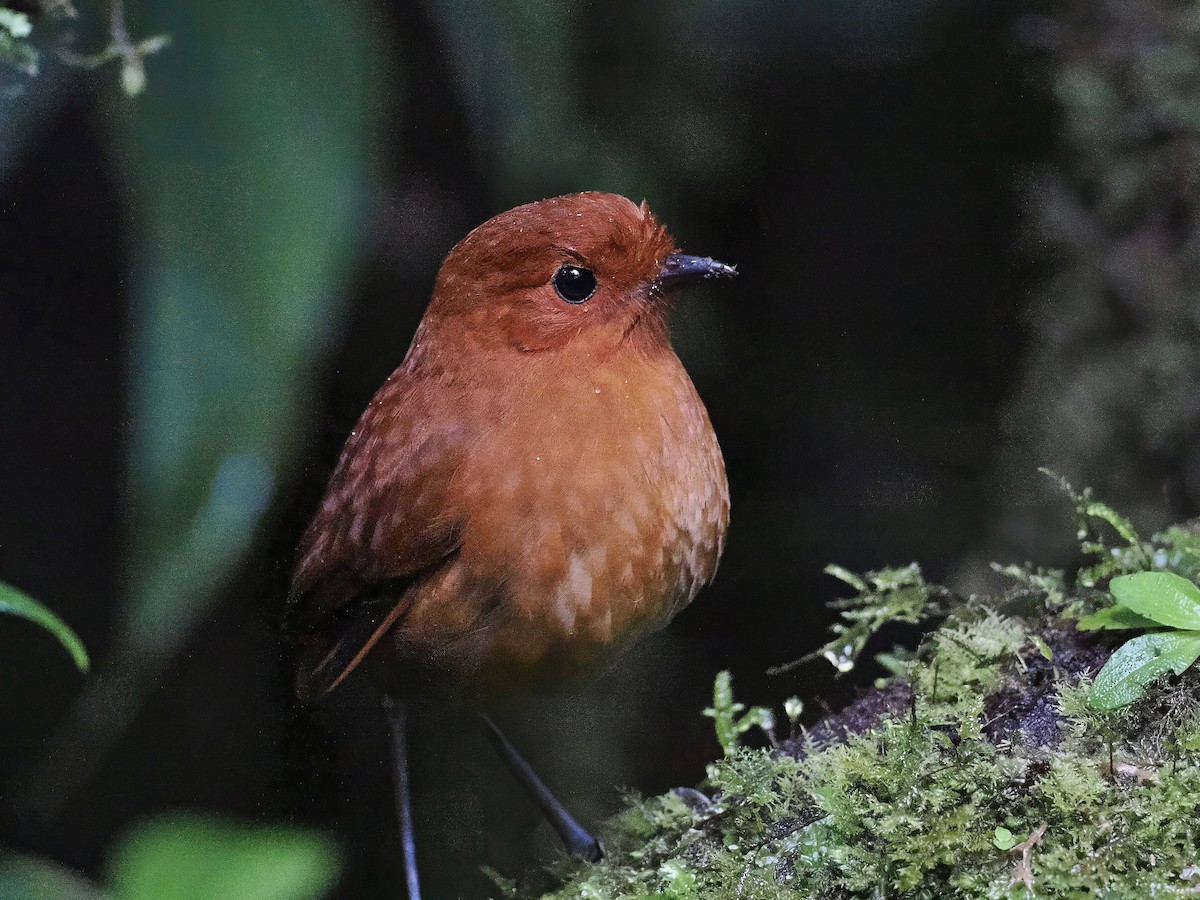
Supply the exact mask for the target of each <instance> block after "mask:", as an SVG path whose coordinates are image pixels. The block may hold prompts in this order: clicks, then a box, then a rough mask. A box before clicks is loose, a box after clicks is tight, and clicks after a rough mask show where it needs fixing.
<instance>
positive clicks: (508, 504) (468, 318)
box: [292, 193, 733, 704]
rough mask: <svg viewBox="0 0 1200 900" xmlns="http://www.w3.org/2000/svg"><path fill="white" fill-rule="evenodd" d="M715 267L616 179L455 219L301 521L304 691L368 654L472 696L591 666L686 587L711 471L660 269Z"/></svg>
mask: <svg viewBox="0 0 1200 900" xmlns="http://www.w3.org/2000/svg"><path fill="white" fill-rule="evenodd" d="M589 273H592V274H593V275H594V280H595V288H594V291H593V292H592V293H590V295H589V296H587V297H586V298H584V299H582V300H581V301H578V302H574V301H576V300H577V297H578V296H579V295H582V293H583V292H584V290H585V289H586V288H587V287H588V286H589V284H590V283H591V282H590V281H589V277H590V276H589ZM730 274H733V270H732V269H731V268H730V267H728V266H724V265H723V264H720V263H716V262H714V261H712V260H710V259H700V258H697V257H686V256H683V255H682V254H679V253H678V252H677V251H676V249H675V246H674V243H673V242H672V240H671V238H670V236H669V235H668V234H667V232H666V230H665V229H664V228H663V227H662V226H661V225H659V224H658V222H657V221H656V220H655V218H654V216H653V215H652V214H651V213H650V211H649V209H648V208H647V207H646V205H645V204H644V203H643V204H642V205H641V206H640V207H639V206H637V205H635V204H633V203H631V202H630V201H629V200H626V199H625V198H623V197H618V196H615V195H612V194H601V193H583V194H575V195H570V196H566V197H557V198H554V199H550V200H543V201H541V202H538V203H531V204H528V205H526V206H520V207H517V208H516V209H513V210H510V211H508V212H506V213H502V214H501V215H498V216H496V217H495V218H493V219H491V220H489V221H488V222H485V223H484V224H483V225H481V226H479V227H478V228H476V229H475V230H474V231H472V232H471V233H470V234H469V235H467V237H466V238H464V239H463V240H462V241H461V242H460V243H459V244H458V245H457V246H456V247H455V248H454V249H453V250H452V251H451V252H450V254H449V256H447V257H446V261H445V263H444V264H443V265H442V268H441V271H440V272H439V274H438V278H437V284H436V286H435V289H434V292H433V298H432V300H431V301H430V303H429V308H428V310H427V311H426V313H425V317H424V318H423V319H422V321H421V324H420V326H419V327H418V329H417V333H416V336H415V337H414V339H413V342H412V345H411V347H410V348H409V351H408V355H407V356H406V357H405V359H404V361H403V363H402V364H401V365H400V367H399V368H398V369H397V370H396V371H395V372H393V373H392V375H391V377H390V378H389V379H388V380H387V382H386V383H385V384H384V385H383V387H382V388H380V390H379V392H378V393H377V394H376V395H375V398H374V399H373V400H372V401H371V404H370V406H368V407H367V410H366V411H365V412H364V413H363V414H362V417H361V418H360V419H359V421H358V424H357V425H356V426H355V429H354V431H353V432H352V433H351V435H350V438H349V439H348V440H347V442H346V446H345V448H344V449H343V451H342V455H341V458H340V460H339V462H338V465H337V468H336V470H335V471H334V473H333V476H332V478H331V479H330V483H329V487H328V489H327V492H326V495H325V499H324V501H323V502H322V503H321V506H320V508H319V509H318V511H317V513H316V515H315V516H314V518H313V520H312V523H311V524H310V525H309V527H308V530H307V531H306V533H305V535H304V537H303V540H302V541H301V544H300V552H299V562H298V564H297V566H296V571H295V575H294V579H293V584H292V595H293V606H292V621H293V625H294V628H295V630H296V632H297V634H298V639H299V642H300V646H301V663H300V673H299V679H298V686H299V692H300V694H301V695H302V696H305V697H311V696H314V695H319V694H321V693H324V692H325V691H327V690H329V689H331V688H332V687H334V686H336V685H337V684H338V683H339V682H340V681H341V680H342V678H344V677H345V676H346V675H347V674H348V673H349V672H350V671H352V670H353V669H354V668H355V667H356V666H358V665H359V663H360V662H364V661H365V665H366V667H367V668H368V670H369V671H370V672H371V674H372V675H373V677H374V679H375V680H376V681H378V682H379V683H380V684H381V685H382V686H383V687H384V689H385V690H386V691H388V692H389V693H393V694H396V695H405V694H419V693H430V692H434V693H443V692H449V693H452V694H455V695H457V696H459V697H461V698H462V699H464V700H466V701H468V702H474V703H481V704H486V703H487V702H488V701H490V700H492V699H495V698H497V697H499V696H501V695H504V694H508V693H511V692H514V691H520V690H524V689H527V688H531V687H537V686H539V685H545V684H550V683H554V682H557V681H559V680H560V679H563V678H567V677H569V676H572V675H575V674H578V673H582V672H586V671H588V670H592V669H595V668H597V667H599V666H602V665H603V664H604V663H605V662H606V661H608V660H609V659H610V658H611V657H613V656H614V655H615V654H616V653H618V652H619V651H621V650H622V649H624V648H625V647H627V646H628V645H629V644H630V643H631V642H632V641H634V640H636V639H637V638H638V637H639V636H641V635H644V634H645V633H647V632H649V631H652V630H654V629H657V628H660V627H661V626H662V625H664V624H665V623H666V622H667V621H668V620H669V619H670V618H671V617H672V616H673V615H674V614H675V613H676V612H678V611H679V610H680V609H682V608H683V607H684V606H685V605H686V604H687V603H688V602H690V601H691V600H692V598H693V597H695V595H696V592H697V591H698V590H699V589H700V587H701V586H702V585H703V584H705V583H706V582H708V581H709V580H710V579H711V578H712V577H713V574H714V572H715V571H716V568H717V560H718V558H719V557H720V555H721V550H722V548H723V545H724V540H725V529H726V526H727V523H728V518H729V492H728V485H727V483H726V479H725V468H724V463H723V461H722V458H721V451H720V449H719V447H718V446H717V440H716V436H715V435H714V434H713V430H712V426H711V424H710V423H709V419H708V414H707V412H706V411H705V409H704V406H703V404H702V403H701V402H700V399H699V397H698V396H697V394H696V391H695V388H694V387H693V386H692V382H691V380H690V379H689V378H688V376H687V373H686V372H685V371H684V369H683V366H682V365H681V364H680V362H679V359H678V358H677V357H676V355H675V352H674V351H673V350H672V348H671V345H670V341H669V338H668V331H667V315H668V312H669V302H668V297H667V294H666V289H667V288H668V287H669V286H673V285H674V284H675V283H676V282H679V281H686V280H694V279H696V278H701V277H713V276H718V275H730Z"/></svg>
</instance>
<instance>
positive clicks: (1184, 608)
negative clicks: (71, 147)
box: [1108, 572, 1200, 629]
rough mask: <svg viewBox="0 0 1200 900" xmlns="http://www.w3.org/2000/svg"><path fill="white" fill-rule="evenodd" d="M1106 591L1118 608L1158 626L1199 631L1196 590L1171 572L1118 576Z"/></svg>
mask: <svg viewBox="0 0 1200 900" xmlns="http://www.w3.org/2000/svg"><path fill="white" fill-rule="evenodd" d="M1108 589H1109V590H1110V591H1111V592H1112V595H1113V596H1114V597H1116V598H1117V600H1118V601H1119V602H1120V603H1121V605H1122V606H1127V607H1129V608H1130V609H1132V610H1133V611H1134V612H1136V613H1139V614H1141V615H1143V616H1146V617H1147V618H1150V619H1153V620H1154V621H1155V622H1158V623H1159V624H1161V625H1168V626H1170V627H1171V628H1187V629H1200V588H1198V587H1196V585H1194V584H1192V583H1191V582H1190V581H1188V580H1187V579H1186V578H1180V577H1179V576H1178V575H1176V574H1174V573H1173V572H1138V573H1137V574H1135V575H1121V576H1119V577H1117V578H1114V579H1113V580H1112V581H1111V582H1110V583H1109V586H1108Z"/></svg>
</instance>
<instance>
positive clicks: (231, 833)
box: [106, 814, 341, 900]
mask: <svg viewBox="0 0 1200 900" xmlns="http://www.w3.org/2000/svg"><path fill="white" fill-rule="evenodd" d="M340 869H341V860H340V854H339V852H338V850H337V847H336V846H335V845H334V843H333V841H332V840H331V839H330V838H328V837H327V836H325V835H324V834H321V833H320V832H317V831H311V830H308V829H302V828H294V827H287V826H282V825H280V826H267V825H251V824H248V823H246V824H243V823H240V822H231V821H228V820H225V819H219V818H215V817H212V816H201V815H196V814H177V815H167V816H163V817H160V818H156V819H153V820H150V821H147V822H140V823H138V824H137V825H135V826H134V827H133V828H132V829H131V830H130V831H129V832H127V833H126V834H125V835H124V836H123V837H122V838H121V839H120V840H119V841H118V843H117V846H116V848H115V850H114V853H113V858H112V860H111V863H110V865H109V868H108V873H107V875H108V877H107V879H106V881H107V885H108V887H110V888H111V889H112V892H113V894H114V895H115V896H117V897H120V898H121V900H159V898H163V897H189V898H191V900H225V898H231V897H237V898H241V900H316V898H318V897H323V896H325V895H326V894H327V893H328V892H329V890H330V888H332V887H333V884H334V882H336V881H337V877H338V872H339V871H340Z"/></svg>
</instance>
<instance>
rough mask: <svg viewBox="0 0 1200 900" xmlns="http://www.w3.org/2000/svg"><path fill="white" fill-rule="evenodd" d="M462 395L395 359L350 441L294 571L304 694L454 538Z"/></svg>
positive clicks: (462, 445)
mask: <svg viewBox="0 0 1200 900" xmlns="http://www.w3.org/2000/svg"><path fill="white" fill-rule="evenodd" d="M458 399H459V395H458V392H457V391H456V390H455V388H454V386H453V385H451V384H446V383H444V382H441V381H440V380H439V379H437V378H436V377H421V376H419V375H418V376H414V375H410V374H406V373H404V372H403V371H397V373H396V374H394V375H393V376H392V378H391V379H389V381H388V382H387V383H386V384H385V385H384V386H383V387H382V388H381V389H380V391H379V393H378V394H376V396H375V399H374V400H372V402H371V405H370V406H369V407H367V410H366V411H365V412H364V413H363V414H362V416H361V417H360V419H359V421H358V424H357V426H356V427H355V429H354V431H353V432H352V433H351V435H350V438H349V439H348V440H347V441H346V446H345V448H344V449H343V450H342V455H341V458H340V459H339V461H338V464H337V467H336V468H335V470H334V473H333V476H332V477H331V478H330V481H329V487H328V488H327V489H326V493H325V499H324V500H323V501H322V503H321V506H320V508H319V509H318V510H317V513H316V515H315V516H314V517H313V520H312V522H311V523H310V524H309V527H308V530H307V531H306V532H305V534H304V537H303V538H302V539H301V542H300V549H299V555H298V561H297V564H296V570H295V573H294V575H293V578H292V588H291V602H290V606H289V615H288V620H289V628H290V630H292V632H293V633H294V634H295V636H296V639H297V643H298V644H299V647H300V664H299V669H298V672H297V693H298V694H299V695H300V696H301V698H302V699H309V698H314V697H319V696H321V695H322V694H325V693H327V692H328V691H330V690H332V689H333V688H334V687H336V686H337V685H338V684H339V683H340V682H341V681H342V679H343V678H345V677H346V676H347V675H348V674H349V673H350V672H351V671H352V670H353V669H354V668H355V667H356V666H357V665H358V664H359V663H360V662H361V661H362V660H363V659H364V658H365V656H366V655H367V653H368V651H369V650H370V649H371V647H372V646H374V644H375V643H376V642H377V641H378V640H379V639H380V638H381V637H382V636H383V635H384V634H386V633H387V631H388V629H389V628H390V627H391V626H392V625H393V624H394V623H395V622H396V620H397V619H399V618H400V617H401V616H402V615H403V614H404V612H405V611H406V609H407V603H408V600H406V592H407V589H408V587H409V586H410V585H411V584H412V583H413V582H414V581H415V580H416V579H417V578H419V577H420V576H421V575H422V574H423V573H425V572H428V571H430V570H433V569H436V568H437V567H438V566H439V565H440V564H441V563H442V562H443V561H444V560H445V559H446V558H447V557H449V556H451V555H452V554H453V553H454V552H455V550H456V549H457V547H458V536H459V533H460V531H461V523H462V515H461V510H460V509H458V508H456V507H457V504H456V502H455V499H454V497H453V496H452V490H451V483H452V480H453V477H454V474H455V472H456V471H457V470H458V468H459V467H460V465H461V464H462V461H463V460H464V458H465V456H466V453H467V452H468V451H469V447H470V444H471V442H472V438H471V435H470V434H468V433H467V430H466V426H465V425H464V424H463V423H464V420H465V417H463V416H462V415H461V412H462V410H461V407H460V406H459V404H458V403H457V402H456V401H457V400H458Z"/></svg>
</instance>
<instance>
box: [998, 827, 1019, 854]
mask: <svg viewBox="0 0 1200 900" xmlns="http://www.w3.org/2000/svg"><path fill="white" fill-rule="evenodd" d="M992 843H993V844H995V845H996V846H997V847H998V848H1000V849H1001V850H1011V849H1012V848H1013V847H1015V846H1017V836H1016V835H1015V834H1013V833H1012V832H1011V831H1009V830H1008V829H1007V828H1005V827H1004V826H1003V825H1000V826H997V828H996V833H995V836H994V837H993V838H992Z"/></svg>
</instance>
